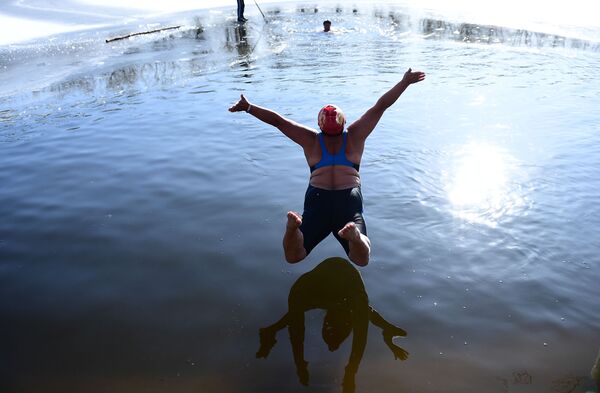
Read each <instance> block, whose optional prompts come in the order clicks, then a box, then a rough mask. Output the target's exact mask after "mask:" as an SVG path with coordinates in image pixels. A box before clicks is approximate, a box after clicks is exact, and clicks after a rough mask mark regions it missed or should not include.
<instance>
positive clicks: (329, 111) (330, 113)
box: [318, 104, 346, 136]
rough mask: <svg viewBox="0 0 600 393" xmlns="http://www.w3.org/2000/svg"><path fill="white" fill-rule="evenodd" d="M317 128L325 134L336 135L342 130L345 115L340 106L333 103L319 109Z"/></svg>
mask: <svg viewBox="0 0 600 393" xmlns="http://www.w3.org/2000/svg"><path fill="white" fill-rule="evenodd" d="M318 122H319V128H320V129H321V131H323V133H324V134H325V135H330V136H336V135H340V134H341V133H342V131H344V125H345V124H346V116H344V112H342V110H341V109H340V108H338V107H337V106H335V105H331V104H330V105H325V106H324V107H323V108H321V110H320V111H319V117H318Z"/></svg>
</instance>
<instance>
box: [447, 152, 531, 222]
mask: <svg viewBox="0 0 600 393" xmlns="http://www.w3.org/2000/svg"><path fill="white" fill-rule="evenodd" d="M515 163H516V160H515V159H514V157H512V156H511V155H510V154H508V152H506V151H503V150H502V149H500V148H498V147H496V146H493V145H489V144H486V143H471V144H468V145H465V146H463V147H461V148H460V149H458V150H457V151H456V153H455V157H454V164H453V165H452V166H451V167H450V169H449V171H448V172H447V173H446V174H445V178H446V179H445V190H446V195H447V198H448V201H449V202H450V205H451V210H452V213H453V214H454V215H455V216H457V217H459V218H462V219H465V220H467V221H469V222H476V223H481V224H486V225H489V226H492V227H495V226H496V225H497V224H498V221H499V220H500V219H501V218H502V217H503V216H505V215H506V214H514V213H515V212H516V210H517V208H518V207H519V206H522V205H524V202H525V201H524V199H523V197H522V187H521V186H520V185H519V183H518V182H517V181H515V180H514V179H513V178H512V176H513V175H514V168H515Z"/></svg>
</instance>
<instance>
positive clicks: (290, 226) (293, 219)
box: [286, 211, 302, 231]
mask: <svg viewBox="0 0 600 393" xmlns="http://www.w3.org/2000/svg"><path fill="white" fill-rule="evenodd" d="M287 219H288V221H287V225H286V229H287V230H292V231H293V230H294V229H297V228H299V227H300V225H302V216H301V215H300V214H298V213H296V212H292V211H290V212H288V214H287Z"/></svg>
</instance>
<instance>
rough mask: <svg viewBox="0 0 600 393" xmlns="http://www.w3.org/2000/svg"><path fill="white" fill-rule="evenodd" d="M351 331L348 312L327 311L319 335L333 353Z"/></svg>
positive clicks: (350, 315) (350, 319)
mask: <svg viewBox="0 0 600 393" xmlns="http://www.w3.org/2000/svg"><path fill="white" fill-rule="evenodd" d="M351 331H352V314H350V311H349V310H333V309H330V310H327V314H325V318H324V319H323V329H322V330H321V335H322V336H323V341H325V343H326V344H327V347H328V348H329V350H330V351H335V350H336V349H338V348H339V347H340V344H342V343H343V342H344V340H345V339H346V338H347V337H348V335H349V334H350V332H351Z"/></svg>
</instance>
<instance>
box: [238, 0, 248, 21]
mask: <svg viewBox="0 0 600 393" xmlns="http://www.w3.org/2000/svg"><path fill="white" fill-rule="evenodd" d="M237 5H238V9H237V20H238V22H240V23H244V22H245V21H247V20H248V19H246V18H244V7H245V6H246V5H245V4H244V0H237Z"/></svg>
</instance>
